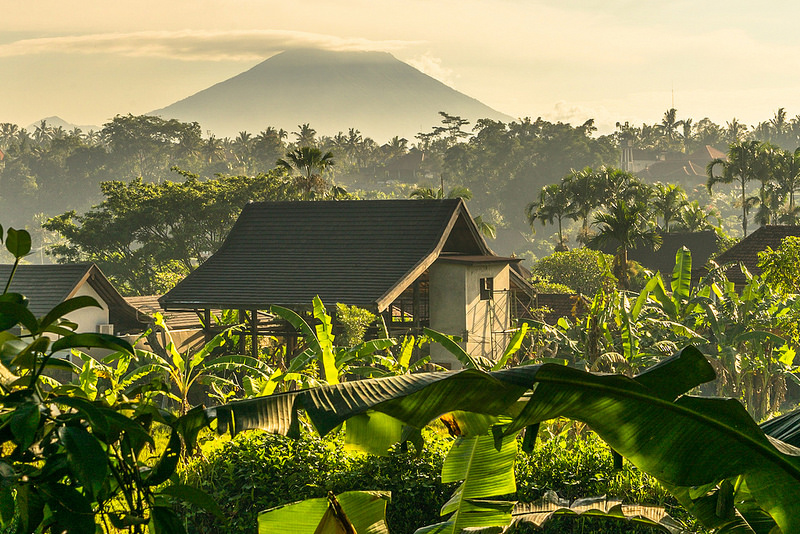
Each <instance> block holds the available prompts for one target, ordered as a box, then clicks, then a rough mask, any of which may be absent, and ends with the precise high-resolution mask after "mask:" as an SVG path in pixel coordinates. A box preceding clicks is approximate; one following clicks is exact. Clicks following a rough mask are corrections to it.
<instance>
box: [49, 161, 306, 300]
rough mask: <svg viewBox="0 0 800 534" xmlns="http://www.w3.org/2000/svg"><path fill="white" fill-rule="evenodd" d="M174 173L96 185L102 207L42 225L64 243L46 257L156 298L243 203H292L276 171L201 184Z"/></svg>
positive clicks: (206, 251) (216, 242)
mask: <svg viewBox="0 0 800 534" xmlns="http://www.w3.org/2000/svg"><path fill="white" fill-rule="evenodd" d="M182 174H184V175H185V176H186V180H185V181H184V182H170V181H167V182H163V183H159V184H153V183H146V182H144V181H142V180H141V179H139V180H134V181H132V182H130V183H124V182H104V183H103V184H102V191H103V195H104V197H105V200H103V202H102V203H100V204H99V205H97V206H95V207H94V208H93V209H92V210H90V211H88V212H87V213H85V214H83V215H78V214H76V213H75V211H68V212H66V213H63V214H61V215H59V216H57V217H53V218H51V219H49V220H48V221H47V222H46V223H45V224H44V225H43V226H44V228H45V229H47V230H50V231H53V232H58V233H59V234H61V235H62V236H64V238H66V240H67V242H66V243H65V244H58V245H56V246H54V247H52V249H51V250H49V251H48V254H52V255H54V256H55V257H56V258H57V259H58V261H60V262H70V261H92V262H95V263H97V264H98V266H100V268H101V269H102V270H103V272H104V273H105V274H106V275H108V277H109V278H110V279H112V280H113V281H114V282H115V284H116V286H117V287H118V288H119V289H120V290H121V291H122V292H123V293H125V294H145V295H152V294H158V293H163V292H164V291H166V290H168V289H169V287H168V286H169V284H171V283H174V282H175V281H176V280H177V277H179V276H182V275H185V274H186V273H188V272H189V271H191V270H193V269H194V268H195V267H197V265H198V264H199V263H201V262H202V261H203V260H204V259H206V258H207V257H208V256H210V255H211V254H212V253H213V252H215V251H216V250H217V249H218V248H219V246H220V245H221V244H222V241H223V240H224V239H225V237H226V236H227V234H228V231H229V230H230V228H231V227H232V226H233V223H234V222H235V221H236V218H237V217H238V216H239V213H240V212H241V210H242V207H243V206H244V204H245V203H246V202H248V201H260V200H290V199H296V198H298V192H297V190H296V189H295V187H294V185H292V184H291V183H290V182H289V180H288V179H287V177H286V175H285V174H283V173H281V172H271V173H269V174H260V175H258V176H255V177H247V176H221V177H218V178H216V179H213V180H206V181H201V180H199V179H198V178H197V176H194V175H191V174H189V173H182Z"/></svg>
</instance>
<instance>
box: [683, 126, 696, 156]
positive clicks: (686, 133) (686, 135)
mask: <svg viewBox="0 0 800 534" xmlns="http://www.w3.org/2000/svg"><path fill="white" fill-rule="evenodd" d="M681 125H683V134H682V135H681V138H682V139H683V152H684V154H688V153H689V148H690V145H691V143H692V141H693V138H694V135H693V133H692V119H683V120H682V121H681Z"/></svg>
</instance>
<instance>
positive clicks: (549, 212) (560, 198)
mask: <svg viewBox="0 0 800 534" xmlns="http://www.w3.org/2000/svg"><path fill="white" fill-rule="evenodd" d="M571 206H572V203H571V202H570V199H569V191H568V189H567V188H565V187H563V186H562V184H550V185H548V186H546V187H543V188H542V191H541V192H540V193H539V200H538V201H537V202H531V203H530V204H528V206H527V207H526V208H525V216H526V217H527V218H528V224H530V225H531V230H533V229H534V226H533V223H534V222H536V221H537V220H539V221H541V223H542V225H544V224H553V221H556V223H557V224H558V245H557V246H556V251H565V250H568V247H567V245H566V243H565V241H564V233H563V232H562V227H561V223H562V221H563V220H564V219H565V218H568V219H572V220H575V219H576V218H577V215H576V214H575V212H573V211H571Z"/></svg>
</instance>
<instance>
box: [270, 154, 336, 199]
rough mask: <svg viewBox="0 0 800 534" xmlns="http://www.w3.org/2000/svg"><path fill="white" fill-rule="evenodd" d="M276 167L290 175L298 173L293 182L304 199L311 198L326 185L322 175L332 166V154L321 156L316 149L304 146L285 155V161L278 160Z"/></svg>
mask: <svg viewBox="0 0 800 534" xmlns="http://www.w3.org/2000/svg"><path fill="white" fill-rule="evenodd" d="M276 165H278V166H279V167H283V168H285V169H286V170H288V171H289V172H290V173H292V172H298V173H299V176H297V177H296V178H295V182H296V183H297V185H298V186H300V188H301V189H302V190H303V192H304V194H305V197H306V198H313V196H314V194H315V193H321V192H323V191H324V189H325V186H326V185H327V183H326V182H325V179H323V178H322V173H323V172H324V171H325V170H326V169H328V168H329V167H331V166H332V165H333V152H330V151H329V152H325V153H324V154H323V153H322V151H321V150H320V149H318V148H317V147H309V146H304V147H300V148H297V149H295V150H292V151H291V152H289V153H288V154H286V159H279V160H278V161H277V162H276Z"/></svg>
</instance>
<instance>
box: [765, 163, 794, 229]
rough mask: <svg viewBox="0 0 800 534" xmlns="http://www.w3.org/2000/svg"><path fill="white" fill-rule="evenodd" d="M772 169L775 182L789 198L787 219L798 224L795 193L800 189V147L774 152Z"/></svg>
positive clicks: (790, 222)
mask: <svg viewBox="0 0 800 534" xmlns="http://www.w3.org/2000/svg"><path fill="white" fill-rule="evenodd" d="M770 170H771V171H772V173H773V176H772V178H773V180H774V182H775V184H776V185H777V186H778V187H779V188H780V190H781V191H782V192H783V193H784V194H785V195H786V197H787V199H788V200H789V205H788V206H787V209H786V220H787V222H788V223H789V224H797V214H796V211H797V210H796V208H795V203H794V194H795V192H796V191H797V190H798V189H800V148H798V149H796V150H795V151H794V152H790V151H783V150H781V151H778V152H776V153H775V154H773V161H772V165H770Z"/></svg>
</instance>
